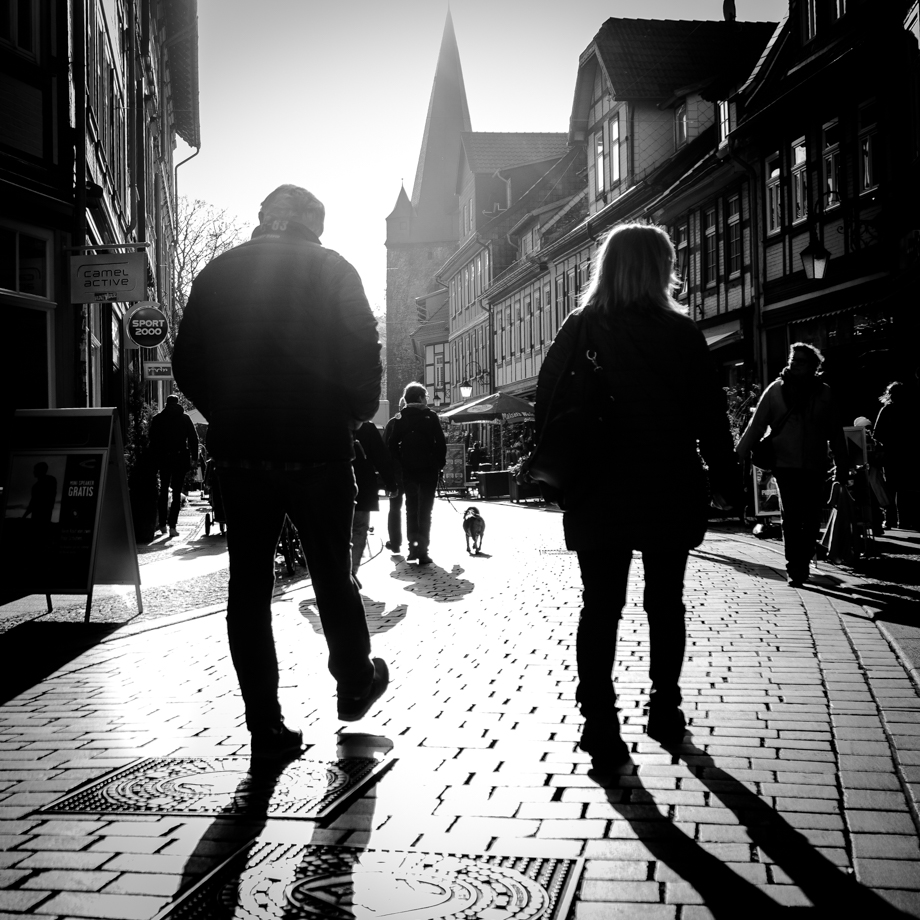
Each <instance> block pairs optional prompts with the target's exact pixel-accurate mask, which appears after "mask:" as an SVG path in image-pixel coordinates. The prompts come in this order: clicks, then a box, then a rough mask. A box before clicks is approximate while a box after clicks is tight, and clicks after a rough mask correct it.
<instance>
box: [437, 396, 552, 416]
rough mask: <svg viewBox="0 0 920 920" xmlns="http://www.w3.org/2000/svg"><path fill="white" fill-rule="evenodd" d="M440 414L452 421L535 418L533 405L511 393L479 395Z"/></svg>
mask: <svg viewBox="0 0 920 920" xmlns="http://www.w3.org/2000/svg"><path fill="white" fill-rule="evenodd" d="M440 415H441V418H446V419H447V420H448V421H450V422H532V421H533V418H534V414H533V406H532V405H531V404H530V403H529V402H527V400H526V399H520V398H519V397H517V396H511V395H510V394H509V393H492V394H490V395H489V396H477V397H476V398H475V399H471V400H470V401H469V402H466V403H464V404H463V405H461V406H456V407H455V408H453V409H447V410H445V411H444V412H441V413H440Z"/></svg>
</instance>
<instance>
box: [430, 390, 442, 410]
mask: <svg viewBox="0 0 920 920" xmlns="http://www.w3.org/2000/svg"><path fill="white" fill-rule="evenodd" d="M432 402H433V403H434V407H435V409H437V408H438V407H439V406H440V405H441V394H440V393H439V392H438V391H437V390H435V393H434V399H433V400H432Z"/></svg>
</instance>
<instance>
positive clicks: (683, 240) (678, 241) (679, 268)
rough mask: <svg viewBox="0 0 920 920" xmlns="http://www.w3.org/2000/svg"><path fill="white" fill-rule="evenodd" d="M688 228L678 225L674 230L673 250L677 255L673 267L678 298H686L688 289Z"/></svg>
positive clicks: (685, 225) (684, 225)
mask: <svg viewBox="0 0 920 920" xmlns="http://www.w3.org/2000/svg"><path fill="white" fill-rule="evenodd" d="M689 230H690V228H689V226H688V225H687V224H685V223H684V224H678V226H677V227H676V228H675V230H674V249H675V251H676V253H677V265H676V266H675V269H676V272H677V277H678V278H680V286H679V287H678V289H677V296H678V297H686V296H687V291H688V290H689V288H690V232H689Z"/></svg>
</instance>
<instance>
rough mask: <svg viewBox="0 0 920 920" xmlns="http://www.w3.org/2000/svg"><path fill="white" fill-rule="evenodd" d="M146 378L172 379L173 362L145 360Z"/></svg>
mask: <svg viewBox="0 0 920 920" xmlns="http://www.w3.org/2000/svg"><path fill="white" fill-rule="evenodd" d="M144 379H145V380H172V379H173V372H172V363H171V362H170V361H145V362H144Z"/></svg>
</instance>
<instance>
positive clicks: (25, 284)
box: [0, 224, 51, 299]
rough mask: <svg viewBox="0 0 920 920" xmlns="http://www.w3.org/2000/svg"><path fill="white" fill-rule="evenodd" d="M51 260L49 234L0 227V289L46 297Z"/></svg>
mask: <svg viewBox="0 0 920 920" xmlns="http://www.w3.org/2000/svg"><path fill="white" fill-rule="evenodd" d="M50 258H51V235H50V233H46V232H43V231H41V230H39V229H38V228H35V229H31V228H25V227H20V226H18V225H15V224H0V289H4V290H7V291H12V292H13V293H15V294H26V295H28V296H30V297H43V298H46V299H47V298H49V297H50V296H51V295H50V292H49V289H48V284H49V279H50V276H51V272H50V264H49V263H50Z"/></svg>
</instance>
